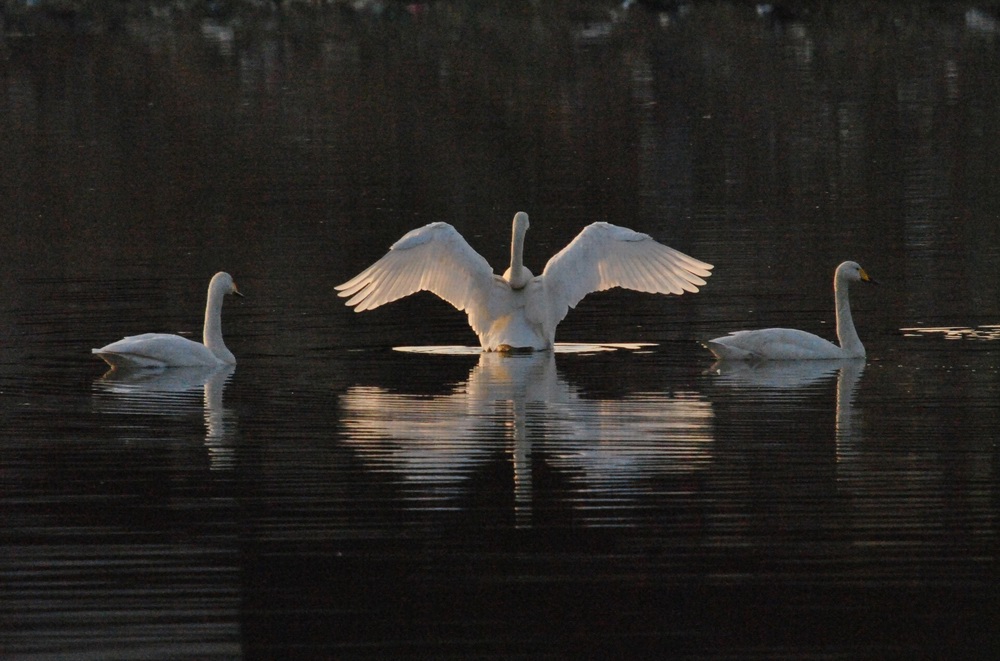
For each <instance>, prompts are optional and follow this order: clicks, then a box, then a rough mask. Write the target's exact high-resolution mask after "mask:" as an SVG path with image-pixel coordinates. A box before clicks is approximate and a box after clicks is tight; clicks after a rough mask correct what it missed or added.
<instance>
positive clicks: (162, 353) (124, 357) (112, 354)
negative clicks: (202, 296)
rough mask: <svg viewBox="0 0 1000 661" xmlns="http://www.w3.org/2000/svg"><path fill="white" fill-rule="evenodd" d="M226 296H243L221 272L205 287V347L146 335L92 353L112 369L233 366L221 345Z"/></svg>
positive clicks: (233, 359) (165, 336) (172, 337)
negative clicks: (206, 301)
mask: <svg viewBox="0 0 1000 661" xmlns="http://www.w3.org/2000/svg"><path fill="white" fill-rule="evenodd" d="M226 294H236V295H237V296H243V294H241V293H240V290H239V289H237V287H236V283H235V282H233V277H232V276H231V275H229V274H228V273H225V272H222V271H220V272H219V273H216V274H215V275H214V276H212V281H211V282H209V284H208V303H207V304H206V306H205V330H204V334H203V337H202V339H203V340H204V344H202V343H200V342H194V341H192V340H189V339H187V338H186V337H181V336H180V335H172V334H168V333H145V334H143V335H132V336H129V337H126V338H124V339H121V340H118V341H117V342H112V343H111V344H109V345H107V346H104V347H101V348H100V349H93V350H92V353H94V354H95V355H97V356H100V357H101V358H103V359H104V361H105V362H106V363H108V365H110V366H111V367H112V369H119V368H122V369H125V368H131V369H135V368H163V367H198V366H219V365H235V364H236V357H235V356H233V354H232V352H231V351H230V350H229V349H227V348H226V344H225V342H223V341H222V299H223V297H224V296H225V295H226Z"/></svg>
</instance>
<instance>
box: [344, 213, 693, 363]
mask: <svg viewBox="0 0 1000 661" xmlns="http://www.w3.org/2000/svg"><path fill="white" fill-rule="evenodd" d="M513 225H514V227H513V238H512V241H511V268H510V269H508V271H507V273H506V274H505V276H504V277H500V276H498V275H496V274H494V272H493V269H492V268H490V266H489V264H488V263H487V261H486V260H485V259H484V258H483V257H482V256H481V255H479V253H477V252H476V251H475V250H473V249H472V247H471V246H470V245H469V244H468V243H467V242H466V241H465V239H464V238H462V236H461V234H459V233H458V231H457V230H456V229H455V228H454V227H452V226H451V225H448V224H447V223H431V224H430V225H426V226H424V227H421V228H419V229H415V230H413V231H411V232H409V233H407V234H406V235H405V236H403V238H401V239H400V240H399V241H397V242H396V243H394V244H393V245H392V247H391V248H390V249H389V252H388V253H387V254H386V255H385V256H384V257H382V259H380V260H379V261H377V262H375V263H374V264H372V265H371V266H369V267H368V268H367V269H365V270H364V271H362V272H361V273H359V274H358V275H357V276H355V277H354V278H351V279H350V280H348V281H347V282H345V283H344V284H342V285H339V286H337V289H338V291H339V295H340V296H343V297H349V298H348V300H347V305H350V306H354V309H355V311H357V312H362V311H364V310H371V309H374V308H376V307H378V306H380V305H384V304H385V303H390V302H392V301H395V300H397V299H399V298H402V297H404V296H408V295H410V294H414V293H416V292H418V291H429V292H432V293H434V294H436V295H437V296H439V297H441V298H442V299H444V300H446V301H448V302H449V303H451V304H452V305H454V306H455V307H456V308H458V309H459V310H462V311H464V312H466V313H467V314H468V316H469V325H470V326H472V329H473V330H474V331H475V332H476V334H477V335H478V336H479V341H480V344H481V345H482V347H483V349H485V350H487V351H492V350H497V349H502V348H518V349H538V350H541V349H550V348H552V345H553V343H554V342H555V329H556V326H557V325H558V324H559V322H560V321H562V320H563V318H565V316H566V314H567V312H568V311H569V309H570V308H572V307H575V306H576V304H577V303H579V302H580V300H582V299H583V297H584V296H586V295H587V294H589V293H591V292H595V291H603V290H606V289H611V288H612V287H624V288H626V289H635V290H637V291H642V292H649V293H655V294H683V293H684V292H697V291H698V288H699V287H700V286H702V285H704V284H705V280H704V278H707V277H708V276H710V275H711V269H712V265H711V264H706V263H705V262H702V261H700V260H697V259H695V258H693V257H689V256H688V255H685V254H684V253H681V252H678V251H677V250H674V249H673V248H668V247H667V246H665V245H663V244H660V243H657V242H656V241H654V240H653V239H652V237H650V236H649V235H646V234H641V233H639V232H634V231H632V230H630V229H627V228H625V227H618V226H616V225H611V224H610V223H593V224H592V225H589V226H587V227H585V228H584V229H583V231H582V232H580V234H578V235H577V237H576V238H575V239H573V241H572V242H571V243H570V244H569V245H568V246H566V247H565V248H564V249H562V250H561V251H559V252H558V253H557V254H556V255H555V256H554V257H552V259H550V260H549V262H548V264H546V265H545V269H544V271H543V272H542V274H541V275H539V276H537V277H533V276H532V275H531V273H530V271H528V270H527V269H525V268H524V267H523V265H522V254H521V251H522V248H523V242H524V233H525V232H526V231H527V229H528V215H527V214H525V213H524V212H518V213H517V214H515V216H514V223H513Z"/></svg>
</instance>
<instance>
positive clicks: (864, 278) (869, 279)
mask: <svg viewBox="0 0 1000 661" xmlns="http://www.w3.org/2000/svg"><path fill="white" fill-rule="evenodd" d="M861 281H862V282H870V283H872V284H873V285H877V284H878V280H875V279H874V278H872V277H871V276H870V275H868V271H866V270H864V269H861Z"/></svg>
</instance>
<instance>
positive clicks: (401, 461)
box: [340, 352, 713, 523]
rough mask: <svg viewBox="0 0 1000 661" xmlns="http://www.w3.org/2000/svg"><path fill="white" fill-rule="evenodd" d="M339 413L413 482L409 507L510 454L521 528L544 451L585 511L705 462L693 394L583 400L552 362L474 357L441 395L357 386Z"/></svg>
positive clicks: (378, 459)
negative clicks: (462, 376)
mask: <svg viewBox="0 0 1000 661" xmlns="http://www.w3.org/2000/svg"><path fill="white" fill-rule="evenodd" d="M340 406H341V412H342V423H343V425H344V428H345V431H346V432H347V439H346V442H347V443H348V444H349V445H350V446H351V447H352V448H354V450H355V451H356V452H357V453H358V455H359V456H361V457H362V458H363V459H364V460H365V461H366V462H367V463H368V464H369V465H370V467H371V469H372V470H376V471H377V470H385V471H390V472H392V473H394V474H397V475H399V476H401V477H402V478H403V479H404V480H406V481H409V482H410V483H411V484H415V485H416V486H417V488H418V491H419V492H418V493H415V494H413V495H414V497H415V498H420V499H425V498H426V496H427V492H428V491H430V492H432V493H433V494H435V495H436V496H437V497H438V498H446V497H449V496H453V495H455V494H457V493H459V492H461V491H463V490H464V489H466V488H467V485H466V484H465V482H466V481H467V479H468V477H469V476H470V475H471V474H472V472H473V470H475V469H476V468H477V467H478V466H480V465H482V464H484V463H485V462H487V461H489V460H490V458H491V457H494V456H495V455H496V453H497V452H502V453H504V454H506V455H507V456H508V457H509V458H510V460H511V461H512V463H513V467H514V500H515V515H516V519H517V521H518V523H525V522H526V521H527V520H528V519H529V518H530V514H531V502H532V482H531V480H532V477H531V476H532V461H533V458H534V459H535V460H537V459H538V457H539V456H540V453H541V454H543V455H544V460H545V462H546V464H547V465H548V466H550V467H552V468H555V469H557V470H560V471H562V472H564V473H565V476H566V478H567V479H568V480H569V481H570V482H571V483H572V484H573V485H574V486H575V487H576V488H577V489H578V491H579V497H580V499H581V502H580V503H579V505H580V506H581V507H587V506H588V504H590V506H593V507H597V506H598V505H597V504H596V503H599V502H601V500H602V499H604V502H605V503H606V501H607V499H608V498H616V499H620V498H628V497H629V494H630V493H631V492H632V491H634V490H637V489H640V488H641V484H642V483H643V481H645V480H648V479H650V478H654V477H657V476H663V475H670V474H677V473H687V472H690V471H693V470H696V469H698V468H700V467H703V466H705V465H707V463H708V462H709V461H710V460H711V443H712V440H713V433H712V409H711V406H710V404H709V403H708V402H707V401H705V400H704V399H703V398H702V397H701V396H700V395H698V394H696V393H693V392H691V393H683V392H682V393H673V394H669V395H668V394H665V393H662V392H651V393H636V394H633V395H629V396H626V397H623V398H620V399H590V398H587V397H585V396H583V394H582V393H581V392H580V391H579V390H578V389H577V388H574V387H573V386H571V385H570V384H568V383H567V382H566V381H565V380H564V379H562V378H561V377H560V375H559V372H558V371H557V369H556V361H555V355H554V353H553V352H535V353H529V354H513V355H504V354H499V353H481V354H480V355H479V360H478V363H477V364H476V365H475V367H473V368H472V370H471V371H470V372H469V376H468V379H466V381H464V382H463V383H461V384H459V385H457V386H455V387H454V388H452V390H451V392H448V393H446V394H443V395H438V396H425V395H411V394H400V393H395V392H390V391H388V390H386V389H384V388H381V387H373V386H356V387H352V388H350V389H349V390H348V391H347V392H346V393H345V394H344V395H343V397H342V398H341V401H340ZM421 502H423V501H421Z"/></svg>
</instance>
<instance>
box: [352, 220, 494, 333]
mask: <svg viewBox="0 0 1000 661" xmlns="http://www.w3.org/2000/svg"><path fill="white" fill-rule="evenodd" d="M495 280H496V277H495V276H494V274H493V269H492V268H490V265H489V263H488V262H487V261H486V259H485V258H484V257H483V256H482V255H480V254H479V253H477V252H476V251H475V250H473V248H472V246H470V245H469V244H468V242H467V241H466V240H465V239H464V238H463V237H462V235H461V234H459V233H458V230H456V229H455V228H454V227H452V226H451V225H449V224H448V223H440V222H438V223H431V224H430V225H425V226H424V227H420V228H418V229H415V230H413V231H411V232H409V233H407V234H406V235H405V236H403V238H401V239H400V240H399V241H397V242H396V243H394V244H393V245H392V247H391V248H389V252H388V253H386V255H385V256H384V257H382V259H380V260H378V261H377V262H375V263H374V264H372V265H371V266H369V267H368V268H366V269H365V270H364V271H362V272H361V273H359V274H358V275H356V276H354V277H353V278H351V279H350V280H348V281H347V282H345V283H343V284H341V285H337V287H336V289H337V290H338V292H337V295H338V296H343V297H347V296H349V297H350V298H349V299H348V300H347V305H349V306H353V307H354V311H355V312H362V311H364V310H372V309H374V308H377V307H379V306H380V305H385V304H386V303H391V302H392V301H395V300H398V299H400V298H403V297H404V296H409V295H410V294H415V293H417V292H419V291H429V292H431V293H433V294H436V295H437V296H439V297H440V298H443V299H444V300H446V301H448V302H449V303H451V304H452V305H454V306H455V307H456V308H458V309H459V310H462V311H468V312H469V314H470V316H471V315H472V314H473V311H474V308H475V307H476V306H482V305H484V304H485V301H487V300H488V299H489V298H490V297H491V296H492V292H493V289H494V286H495Z"/></svg>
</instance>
